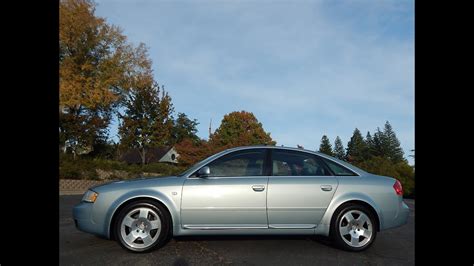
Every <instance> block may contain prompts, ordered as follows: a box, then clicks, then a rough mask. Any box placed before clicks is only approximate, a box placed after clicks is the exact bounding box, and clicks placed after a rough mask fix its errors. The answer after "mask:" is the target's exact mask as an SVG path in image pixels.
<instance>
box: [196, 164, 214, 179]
mask: <svg viewBox="0 0 474 266" xmlns="http://www.w3.org/2000/svg"><path fill="white" fill-rule="evenodd" d="M210 174H211V169H210V168H209V166H204V167H202V168H201V169H199V171H198V172H197V176H198V177H204V178H205V177H208V176H209V175H210Z"/></svg>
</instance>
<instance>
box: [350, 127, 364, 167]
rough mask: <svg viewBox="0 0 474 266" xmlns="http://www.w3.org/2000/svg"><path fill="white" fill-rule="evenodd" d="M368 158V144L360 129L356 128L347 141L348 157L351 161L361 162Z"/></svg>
mask: <svg viewBox="0 0 474 266" xmlns="http://www.w3.org/2000/svg"><path fill="white" fill-rule="evenodd" d="M366 158H367V144H366V143H365V141H364V138H363V137H362V134H361V133H360V131H359V129H357V128H356V129H355V130H354V133H353V134H352V137H351V139H350V141H349V142H348V143H347V152H346V159H347V161H349V162H351V163H355V164H357V163H360V162H362V161H363V160H364V159H366Z"/></svg>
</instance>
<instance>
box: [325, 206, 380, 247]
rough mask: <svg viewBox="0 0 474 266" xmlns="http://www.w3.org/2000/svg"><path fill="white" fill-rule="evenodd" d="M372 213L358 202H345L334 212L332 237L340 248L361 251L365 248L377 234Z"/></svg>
mask: <svg viewBox="0 0 474 266" xmlns="http://www.w3.org/2000/svg"><path fill="white" fill-rule="evenodd" d="M375 221H376V220H375V218H374V214H372V212H371V211H370V210H369V209H367V208H366V207H364V206H362V205H358V204H347V205H346V206H344V207H343V208H341V209H340V210H339V211H338V212H337V213H336V219H333V221H332V224H331V232H332V237H333V239H334V241H335V243H336V244H337V245H338V246H339V247H340V248H342V249H345V250H349V251H362V250H364V249H367V248H368V247H369V246H370V245H371V244H372V243H373V242H374V240H375V237H376V235H377V224H376V222H375Z"/></svg>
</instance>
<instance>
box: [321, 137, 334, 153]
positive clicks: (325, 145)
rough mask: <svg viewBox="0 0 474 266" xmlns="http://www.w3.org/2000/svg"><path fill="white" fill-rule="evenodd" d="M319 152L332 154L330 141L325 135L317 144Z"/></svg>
mask: <svg viewBox="0 0 474 266" xmlns="http://www.w3.org/2000/svg"><path fill="white" fill-rule="evenodd" d="M319 152H321V153H324V154H327V155H329V156H333V153H332V146H331V142H329V139H328V137H327V136H326V135H323V137H322V138H321V144H320V145H319Z"/></svg>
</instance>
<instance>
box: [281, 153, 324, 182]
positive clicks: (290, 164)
mask: <svg viewBox="0 0 474 266" xmlns="http://www.w3.org/2000/svg"><path fill="white" fill-rule="evenodd" d="M272 173H273V175H274V176H329V175H331V173H330V172H329V170H328V169H327V168H326V167H324V165H323V163H322V162H321V161H320V160H319V158H318V157H317V156H315V155H312V154H309V153H304V152H297V151H286V150H273V152H272Z"/></svg>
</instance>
